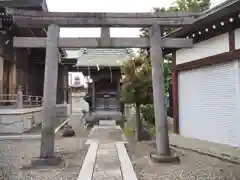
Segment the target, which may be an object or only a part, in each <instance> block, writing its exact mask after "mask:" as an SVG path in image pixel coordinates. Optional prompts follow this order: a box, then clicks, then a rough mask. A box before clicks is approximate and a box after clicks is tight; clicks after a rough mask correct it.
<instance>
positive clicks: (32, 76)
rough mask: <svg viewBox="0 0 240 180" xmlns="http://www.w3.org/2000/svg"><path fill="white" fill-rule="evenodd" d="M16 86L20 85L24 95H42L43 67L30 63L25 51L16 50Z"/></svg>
mask: <svg viewBox="0 0 240 180" xmlns="http://www.w3.org/2000/svg"><path fill="white" fill-rule="evenodd" d="M15 53H16V55H15V56H16V58H15V59H16V69H17V73H16V82H17V83H16V84H17V87H16V88H18V87H19V85H21V87H22V88H23V90H24V94H29V95H38V96H42V95H43V81H44V65H40V64H34V63H32V62H31V59H30V58H29V55H28V53H27V51H26V49H16V51H15Z"/></svg>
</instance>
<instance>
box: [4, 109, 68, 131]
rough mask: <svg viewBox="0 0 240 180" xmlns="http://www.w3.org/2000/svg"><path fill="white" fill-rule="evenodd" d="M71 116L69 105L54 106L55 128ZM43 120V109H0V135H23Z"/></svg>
mask: <svg viewBox="0 0 240 180" xmlns="http://www.w3.org/2000/svg"><path fill="white" fill-rule="evenodd" d="M70 115H71V106H70V105H69V104H57V105H56V120H55V127H56V126H58V125H60V124H61V123H62V122H63V121H65V120H67V119H68V118H69V117H70ZM43 118H44V112H43V108H42V107H39V108H28V109H0V133H23V132H26V131H28V130H30V129H31V128H33V127H35V126H37V125H39V124H40V123H41V122H42V120H43Z"/></svg>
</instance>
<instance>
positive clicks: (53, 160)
mask: <svg viewBox="0 0 240 180" xmlns="http://www.w3.org/2000/svg"><path fill="white" fill-rule="evenodd" d="M62 162H63V158H62V157H61V156H53V157H49V158H41V157H34V158H32V160H31V167H42V166H58V165H60V164H61V163H62Z"/></svg>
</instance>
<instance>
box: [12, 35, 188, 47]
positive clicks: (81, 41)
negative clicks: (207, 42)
mask: <svg viewBox="0 0 240 180" xmlns="http://www.w3.org/2000/svg"><path fill="white" fill-rule="evenodd" d="M46 41H47V38H41V37H14V39H13V46H14V47H18V48H45V47H46ZM149 46H150V41H149V39H148V38H143V37H142V38H111V39H110V42H109V43H106V42H105V43H103V41H102V40H101V38H60V39H59V44H58V47H59V48H81V47H84V48H146V47H149ZM192 46H193V40H192V39H186V38H164V39H163V41H162V47H164V48H191V47H192Z"/></svg>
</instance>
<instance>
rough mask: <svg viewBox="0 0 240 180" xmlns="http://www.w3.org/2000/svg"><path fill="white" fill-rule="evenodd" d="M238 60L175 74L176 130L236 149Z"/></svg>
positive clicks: (238, 141)
mask: <svg viewBox="0 0 240 180" xmlns="http://www.w3.org/2000/svg"><path fill="white" fill-rule="evenodd" d="M238 69H239V68H238V61H232V62H229V63H224V64H217V65H212V66H207V67H203V68H199V69H194V70H189V71H183V72H179V76H178V81H179V130H180V134H181V135H183V136H187V137H192V138H197V139H202V140H207V141H212V142H216V143H222V144H229V145H233V146H237V147H240V131H239V130H238V129H239V127H240V119H239V118H238V117H239V113H240V112H238V109H239V108H238V104H239V87H238V86H239V74H238Z"/></svg>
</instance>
